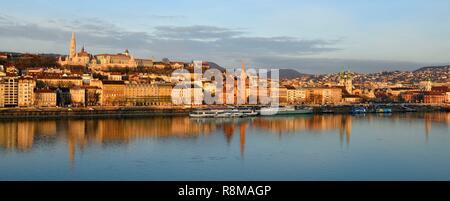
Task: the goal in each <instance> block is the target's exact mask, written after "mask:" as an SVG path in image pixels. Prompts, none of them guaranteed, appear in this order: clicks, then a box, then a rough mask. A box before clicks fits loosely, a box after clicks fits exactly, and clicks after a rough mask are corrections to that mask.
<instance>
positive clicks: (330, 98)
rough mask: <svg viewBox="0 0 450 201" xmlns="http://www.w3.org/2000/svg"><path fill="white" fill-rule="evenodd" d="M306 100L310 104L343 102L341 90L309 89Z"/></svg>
mask: <svg viewBox="0 0 450 201" xmlns="http://www.w3.org/2000/svg"><path fill="white" fill-rule="evenodd" d="M306 100H307V103H310V104H319V105H324V104H338V103H341V102H342V89H341V88H307V90H306Z"/></svg>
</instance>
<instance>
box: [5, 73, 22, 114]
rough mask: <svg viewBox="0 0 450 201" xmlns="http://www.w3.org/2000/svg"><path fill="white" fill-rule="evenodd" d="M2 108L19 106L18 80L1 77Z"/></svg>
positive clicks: (16, 78)
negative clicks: (2, 85) (2, 87)
mask: <svg viewBox="0 0 450 201" xmlns="http://www.w3.org/2000/svg"><path fill="white" fill-rule="evenodd" d="M2 80H3V84H4V89H3V91H4V106H5V107H17V106H18V105H19V94H18V92H19V78H18V77H3V78H2Z"/></svg>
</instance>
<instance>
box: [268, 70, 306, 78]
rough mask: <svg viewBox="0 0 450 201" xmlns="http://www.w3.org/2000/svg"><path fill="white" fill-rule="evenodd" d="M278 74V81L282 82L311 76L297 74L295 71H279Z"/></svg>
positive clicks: (269, 74)
mask: <svg viewBox="0 0 450 201" xmlns="http://www.w3.org/2000/svg"><path fill="white" fill-rule="evenodd" d="M278 73H279V76H280V80H283V79H295V78H300V77H305V76H307V77H310V76H311V75H309V74H303V73H300V72H298V71H297V70H294V69H280V70H279V72H278ZM270 76H271V73H270V71H269V73H268V77H270Z"/></svg>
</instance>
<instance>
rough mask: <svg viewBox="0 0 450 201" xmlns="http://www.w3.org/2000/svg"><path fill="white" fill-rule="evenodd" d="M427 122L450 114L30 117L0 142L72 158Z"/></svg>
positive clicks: (0, 135)
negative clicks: (143, 143) (110, 150)
mask: <svg viewBox="0 0 450 201" xmlns="http://www.w3.org/2000/svg"><path fill="white" fill-rule="evenodd" d="M388 116H389V118H388V119H387V120H389V121H408V122H411V121H424V125H425V131H424V133H425V135H426V137H427V138H428V135H429V133H430V132H431V129H432V127H433V124H445V125H448V124H449V123H450V113H409V114H400V115H392V116H391V115H368V116H350V115H314V116H290V117H262V118H249V119H190V118H188V117H151V118H142V119H134V118H132V119H100V120H95V119H71V120H35V121H33V120H28V121H23V120H22V121H20V120H18V121H9V122H0V147H2V148H4V149H7V150H18V151H28V150H31V149H32V148H33V145H34V144H36V143H54V142H55V141H59V140H63V141H66V142H67V146H68V150H69V154H70V155H69V158H70V159H71V160H73V159H74V154H75V151H76V149H77V148H78V149H80V150H83V148H84V147H85V146H86V145H87V144H89V143H92V142H93V143H97V144H103V145H108V144H109V143H113V144H123V143H129V142H130V141H133V140H139V139H143V138H170V137H179V138H192V137H197V136H200V135H209V134H210V133H212V132H213V131H221V132H222V133H223V135H224V137H225V140H226V142H227V143H230V141H231V139H232V138H233V135H235V133H236V131H239V139H240V141H239V142H240V151H241V154H242V155H243V154H244V151H245V140H246V138H245V136H246V130H247V129H248V128H249V127H252V128H256V129H260V130H263V131H267V132H271V133H275V134H278V135H285V134H300V133H302V132H308V133H312V134H317V133H321V132H324V131H336V132H337V133H338V134H339V136H340V138H339V139H340V141H341V144H342V143H344V140H345V143H346V144H347V145H348V144H349V143H350V137H351V134H352V121H367V122H371V121H374V120H377V119H386V118H387V117H388Z"/></svg>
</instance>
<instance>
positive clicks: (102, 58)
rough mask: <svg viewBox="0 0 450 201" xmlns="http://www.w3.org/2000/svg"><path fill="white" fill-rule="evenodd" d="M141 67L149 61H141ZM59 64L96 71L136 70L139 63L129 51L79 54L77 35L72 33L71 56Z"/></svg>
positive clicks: (59, 60)
mask: <svg viewBox="0 0 450 201" xmlns="http://www.w3.org/2000/svg"><path fill="white" fill-rule="evenodd" d="M140 62H141V65H148V61H143V60H142V61H140ZM58 63H59V64H60V65H62V66H64V65H74V66H88V67H89V68H91V69H94V70H107V69H108V68H114V67H122V68H123V67H130V68H135V67H137V66H138V62H137V61H136V60H135V59H134V57H133V56H131V55H130V54H129V51H128V50H125V51H124V52H123V53H118V54H99V55H95V56H93V55H91V54H89V53H88V52H86V51H85V50H84V47H83V48H81V51H80V52H77V44H76V39H75V33H73V32H72V39H71V40H70V50H69V55H68V56H66V57H65V58H62V57H60V58H59V59H58Z"/></svg>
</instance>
